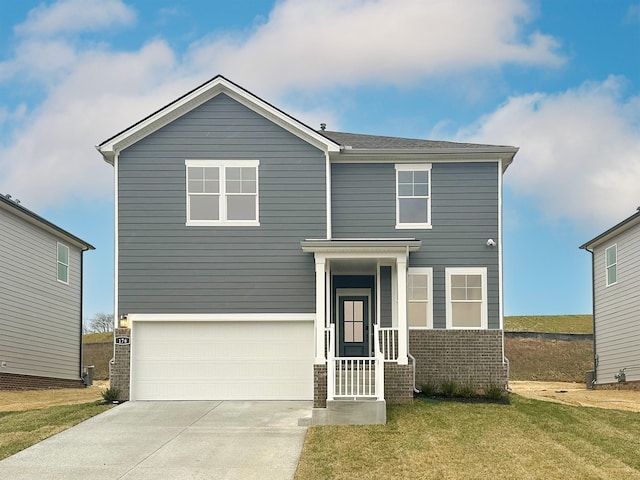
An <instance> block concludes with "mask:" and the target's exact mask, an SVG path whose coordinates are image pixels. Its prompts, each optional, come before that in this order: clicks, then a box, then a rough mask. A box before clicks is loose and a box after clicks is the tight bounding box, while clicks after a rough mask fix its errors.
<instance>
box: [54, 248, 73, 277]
mask: <svg viewBox="0 0 640 480" xmlns="http://www.w3.org/2000/svg"><path fill="white" fill-rule="evenodd" d="M60 247H64V248H66V249H67V263H64V262H61V261H60V255H59V250H60ZM70 255H71V250H70V249H69V247H68V246H67V245H65V244H64V243H60V242H56V279H57V280H58V282H60V283H63V284H65V285H69V277H70V276H71V269H70V268H69V265H70V264H71V256H70ZM59 265H64V266H65V267H67V281H66V282H65V281H64V280H60V277H59V275H58V266H59Z"/></svg>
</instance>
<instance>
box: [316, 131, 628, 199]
mask: <svg viewBox="0 0 640 480" xmlns="http://www.w3.org/2000/svg"><path fill="white" fill-rule="evenodd" d="M326 129H327V124H326V123H321V124H320V130H322V131H323V132H324V131H325V130H326ZM639 208H640V207H639Z"/></svg>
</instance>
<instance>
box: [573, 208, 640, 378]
mask: <svg viewBox="0 0 640 480" xmlns="http://www.w3.org/2000/svg"><path fill="white" fill-rule="evenodd" d="M580 248H582V249H584V250H586V251H588V252H590V253H591V265H592V271H593V272H592V277H593V278H592V281H593V345H594V373H595V375H594V379H593V383H594V385H593V386H596V387H597V388H607V387H614V388H620V387H621V386H625V387H628V388H636V389H637V388H639V387H640V208H638V212H636V213H634V214H633V215H631V216H630V217H628V218H625V219H624V220H623V221H622V222H620V223H618V224H617V225H615V226H613V227H611V228H610V229H608V230H606V231H605V232H603V233H601V234H600V235H598V236H597V237H595V238H593V239H591V240H589V241H588V242H587V243H585V244H584V245H581V246H580Z"/></svg>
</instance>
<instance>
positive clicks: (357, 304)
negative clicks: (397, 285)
mask: <svg viewBox="0 0 640 480" xmlns="http://www.w3.org/2000/svg"><path fill="white" fill-rule="evenodd" d="M367 303H368V297H360V296H348V297H342V296H341V297H340V301H339V302H338V322H339V325H338V330H339V355H340V356H341V357H368V356H369V312H368V308H367V307H368V305H367Z"/></svg>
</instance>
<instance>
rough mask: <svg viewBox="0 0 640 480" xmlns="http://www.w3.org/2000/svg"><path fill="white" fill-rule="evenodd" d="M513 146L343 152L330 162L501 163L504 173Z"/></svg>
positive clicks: (514, 148) (353, 150) (510, 157)
mask: <svg viewBox="0 0 640 480" xmlns="http://www.w3.org/2000/svg"><path fill="white" fill-rule="evenodd" d="M517 152H518V148H516V147H498V148H447V149H443V148H408V149H352V150H349V149H344V150H342V151H341V152H340V153H337V154H334V153H331V163H425V162H434V163H436V162H446V163H462V162H464V163H474V162H500V161H502V172H503V173H504V172H505V171H506V170H507V168H508V167H509V165H510V164H511V162H512V161H513V157H514V156H515V154H516V153H517Z"/></svg>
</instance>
